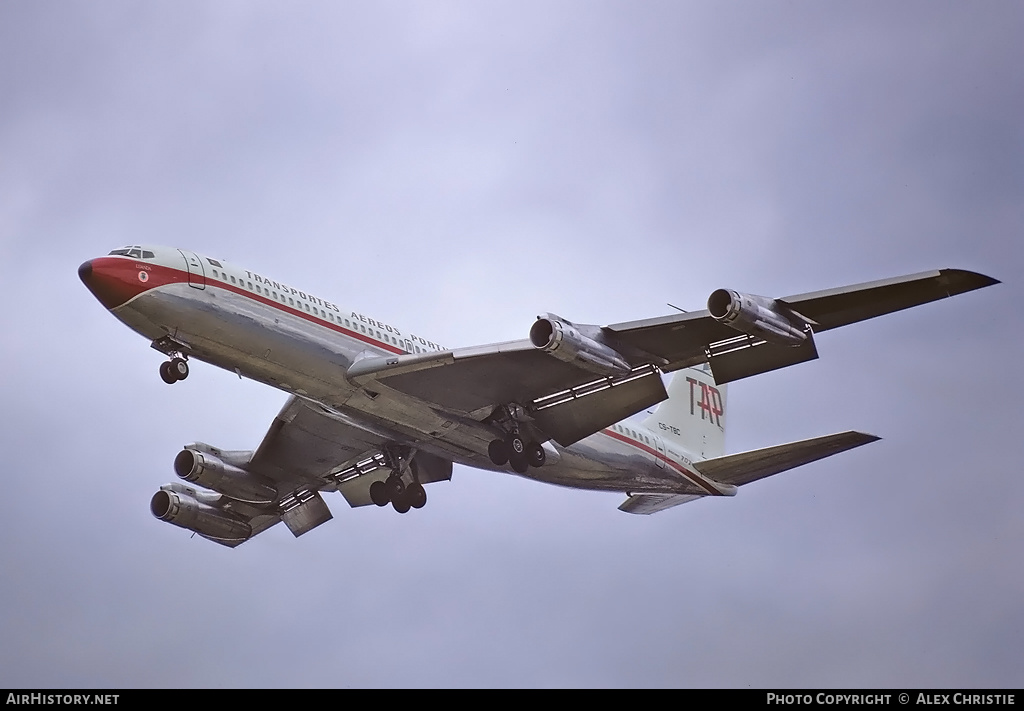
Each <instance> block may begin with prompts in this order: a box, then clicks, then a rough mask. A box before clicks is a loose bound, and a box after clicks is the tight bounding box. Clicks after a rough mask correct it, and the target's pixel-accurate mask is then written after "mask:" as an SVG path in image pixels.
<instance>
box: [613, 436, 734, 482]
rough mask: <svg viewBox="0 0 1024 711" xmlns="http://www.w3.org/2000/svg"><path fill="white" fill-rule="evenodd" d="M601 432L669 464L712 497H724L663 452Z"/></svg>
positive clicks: (624, 437)
mask: <svg viewBox="0 0 1024 711" xmlns="http://www.w3.org/2000/svg"><path fill="white" fill-rule="evenodd" d="M601 432H603V433H604V434H606V435H608V436H609V437H611V438H612V439H617V440H619V441H620V442H625V443H626V444H628V445H631V446H633V447H636V448H638V449H641V450H643V451H645V452H647V453H648V454H653V455H654V456H655V457H656V458H658V459H660V460H661V461H663V462H667V463H668V465H669V466H670V467H672V468H673V469H675V470H676V471H678V472H679V473H680V474H682V475H683V476H685V477H686V478H687V479H689V480H690V481H691V482H692V483H694V484H696V485H697V486H699V487H700V488H702V489H704V491H706V492H708V493H709V494H711V495H712V496H722V495H723V494H722V492H720V491H719V490H718V489H715V488H714V487H713V486H711V485H710V484H708V483H707V482H706V481H704V479H702V478H701V476H700V475H699V474H695V473H693V472H691V471H690V470H689V469H686V468H685V467H683V466H682V465H681V464H677V463H676V462H673V461H672V460H671V459H669V458H668V457H666V456H665V455H664V454H662V453H661V452H659V451H657V450H656V449H651V448H650V447H648V446H647V445H645V444H642V443H640V442H637V441H636V440H634V439H630V438H629V437H626V436H624V435H621V434H619V433H618V432H616V431H615V430H601Z"/></svg>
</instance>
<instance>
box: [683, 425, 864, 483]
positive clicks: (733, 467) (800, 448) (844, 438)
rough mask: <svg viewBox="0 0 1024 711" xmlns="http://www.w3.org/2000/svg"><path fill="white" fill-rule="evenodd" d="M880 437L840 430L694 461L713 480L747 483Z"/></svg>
mask: <svg viewBox="0 0 1024 711" xmlns="http://www.w3.org/2000/svg"><path fill="white" fill-rule="evenodd" d="M878 439H880V438H879V437H876V436H875V435H870V434H865V433H863V432H840V433H838V434H831V435H825V436H824V437H815V438H813V439H805V440H802V441H800V442H790V443H789V444H780V445H777V446H775V447H765V448H764V449H755V450H752V451H750V452H742V453H741V454H730V455H728V456H725V457H716V458H715V459H706V460H704V461H703V462H694V463H693V466H694V468H695V469H696V470H697V471H699V472H700V473H701V474H703V475H704V476H706V477H708V478H709V479H712V480H713V481H716V482H719V483H722V484H732V485H733V486H743V485H744V484H749V483H750V482H752V481H757V480H758V479H764V478H765V477H767V476H772V475H773V474H778V473H779V472H784V471H786V470H788V469H793V468H794V467H799V466H801V465H803V464H809V463H811V462H816V461H818V460H819V459H824V458H825V457H831V456H832V455H833V454H839V453H840V452H845V451H846V450H848V449H854V448H855V447H860V446H861V445H865V444H870V443H871V442H874V441H876V440H878Z"/></svg>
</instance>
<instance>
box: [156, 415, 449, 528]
mask: <svg viewBox="0 0 1024 711" xmlns="http://www.w3.org/2000/svg"><path fill="white" fill-rule="evenodd" d="M390 442H391V440H390V439H389V437H388V435H387V434H386V433H383V432H375V431H373V430H371V429H367V426H366V425H365V424H362V423H356V422H355V421H353V420H351V419H350V418H347V417H345V416H344V415H342V414H340V413H338V412H335V411H333V410H331V409H330V408H327V407H324V406H323V405H320V404H318V403H315V402H310V401H308V400H304V399H302V398H298V397H295V396H292V397H291V398H289V399H288V401H287V402H286V403H285V406H284V407H283V408H282V409H281V412H280V413H279V414H278V415H277V417H276V418H275V419H274V421H273V423H271V425H270V429H269V430H268V431H267V434H266V435H265V436H264V438H263V441H262V442H261V443H260V445H259V447H258V448H257V450H256V451H255V452H239V451H225V450H221V449H218V448H216V447H211V446H210V445H207V444H203V443H201V442H200V443H195V444H191V445H188V446H187V447H186V448H185V452H184V453H183V454H185V453H188V454H187V455H186V456H185V457H184V458H182V454H179V459H180V460H181V461H182V463H181V467H182V470H183V471H185V472H187V473H189V476H186V477H184V478H186V479H187V480H189V481H195V482H196V483H197V484H199V485H200V486H205V487H207V488H210V489H214V490H215V491H218V492H222V493H210V492H200V491H196V490H195V489H193V488H191V487H187V486H184V485H182V484H169V485H167V486H165V487H164V488H163V489H162V491H164V492H167V494H165V496H166V495H169V494H174V495H176V496H177V497H178V499H177V502H176V504H175V502H168V504H167V506H166V508H167V513H166V515H165V516H160V515H159V514H158V517H160V518H163V519H164V520H168V521H170V522H171V523H176V524H177V525H180V526H182V527H184V528H188V529H189V530H193V531H195V532H197V533H199V534H200V535H202V536H204V537H205V538H209V539H210V540H213V541H216V542H217V543H221V544H223V545H226V546H230V547H234V546H237V545H239V544H241V543H243V542H245V541H246V540H249V539H250V538H252V537H253V536H255V535H257V534H258V533H260V532H262V531H264V530H266V529H268V528H270V527H271V526H273V525H275V524H276V523H278V522H279V521H284V523H285V525H286V526H288V528H289V530H291V532H292V533H293V534H294V535H295V536H296V537H298V536H301V535H302V534H304V533H307V532H308V531H311V530H312V529H314V528H316V527H317V526H319V525H320V524H322V523H325V522H327V521H329V520H330V519H331V518H332V516H331V512H330V509H329V508H328V507H327V504H326V502H324V500H323V497H322V496H321V492H324V491H340V492H341V493H342V495H343V496H344V497H345V498H346V500H347V501H348V502H349V504H350V505H351V506H364V505H367V504H370V503H372V502H371V500H370V496H369V487H370V484H371V483H372V482H374V481H378V480H382V479H384V478H386V477H387V476H388V474H389V473H390V471H391V469H390V467H389V465H388V461H387V460H386V458H385V455H384V451H385V450H386V448H387V446H388V444H389V443H390ZM412 460H413V461H415V462H416V463H417V464H418V465H419V466H418V467H417V471H418V479H419V481H420V483H422V484H426V483H431V482H434V481H441V480H445V479H450V478H451V472H452V466H451V462H447V461H443V460H440V459H439V458H437V457H434V456H432V455H429V454H427V453H425V452H416V453H414V455H413V456H412ZM178 466H179V462H178V460H176V461H175V467H176V468H177V467H178ZM203 477H220V478H218V479H210V478H207V479H205V480H204V479H203ZM254 490H257V491H271V492H274V493H273V494H272V495H271V496H267V497H265V498H262V499H260V498H259V496H255V497H254V496H252V495H250V494H251V493H252V492H253V491H254ZM158 496H159V494H158ZM183 497H184V498H183ZM189 500H191V501H189ZM161 501H162V500H161ZM175 507H177V510H174V509H175ZM190 509H192V510H194V511H193V513H192V514H189V513H188V512H189V510H190ZM181 512H185V513H181ZM195 512H198V513H195ZM154 513H157V511H156V509H155V508H154ZM175 516H177V517H178V518H175ZM185 524H191V525H185Z"/></svg>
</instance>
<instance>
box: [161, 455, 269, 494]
mask: <svg viewBox="0 0 1024 711" xmlns="http://www.w3.org/2000/svg"><path fill="white" fill-rule="evenodd" d="M174 471H175V473H176V474H177V475H178V476H180V477H181V478H182V479H184V480H185V481H190V482H192V483H194V484H198V485H199V486H202V487H205V488H207V489H213V490H214V491H217V492H220V493H221V494H224V495H225V496H227V497H228V498H231V499H236V500H238V501H245V502H247V503H250V504H270V503H273V502H274V501H275V500H276V499H277V489H275V488H274V486H273V485H272V484H271V483H270V482H268V481H266V480H264V479H262V478H261V477H258V476H256V475H255V474H252V473H250V472H247V471H245V470H244V469H240V468H239V467H236V466H234V465H232V464H228V463H226V462H222V461H221V460H220V459H217V458H216V457H215V456H213V455H212V454H210V453H208V452H197V451H196V450H194V449H183V450H181V451H180V452H178V456H177V457H175V458H174Z"/></svg>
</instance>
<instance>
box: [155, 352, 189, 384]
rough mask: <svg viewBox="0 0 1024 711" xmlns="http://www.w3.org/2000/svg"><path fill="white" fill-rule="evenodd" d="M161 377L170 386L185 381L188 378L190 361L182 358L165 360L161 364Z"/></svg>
mask: <svg viewBox="0 0 1024 711" xmlns="http://www.w3.org/2000/svg"><path fill="white" fill-rule="evenodd" d="M160 377H161V378H162V379H163V381H164V382H165V383H167V384H168V385H174V384H175V383H176V382H178V381H179V380H184V379H185V378H187V377H188V361H187V360H185V359H184V358H182V357H181V356H175V357H173V358H171V359H170V360H165V361H164V362H163V363H161V364H160Z"/></svg>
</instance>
